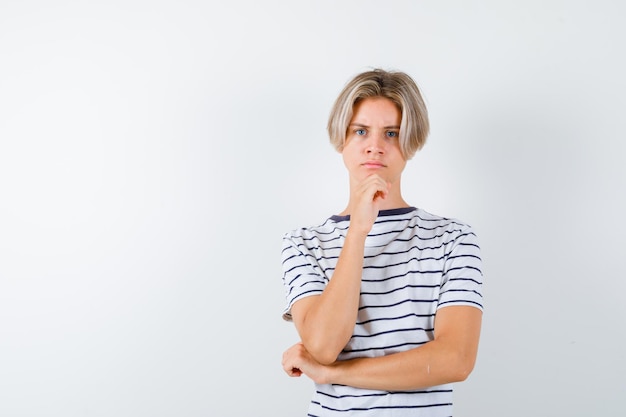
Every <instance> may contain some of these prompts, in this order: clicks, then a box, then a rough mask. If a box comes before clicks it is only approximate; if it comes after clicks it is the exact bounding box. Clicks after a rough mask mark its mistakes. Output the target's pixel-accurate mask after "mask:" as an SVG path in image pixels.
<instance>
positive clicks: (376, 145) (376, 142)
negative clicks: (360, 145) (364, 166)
mask: <svg viewBox="0 0 626 417" xmlns="http://www.w3.org/2000/svg"><path fill="white" fill-rule="evenodd" d="M366 152H367V153H368V154H383V153H385V140H384V139H381V138H379V137H378V135H376V136H372V137H370V140H369V143H368V144H367V148H366Z"/></svg>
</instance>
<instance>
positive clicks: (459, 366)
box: [282, 97, 482, 390]
mask: <svg viewBox="0 0 626 417" xmlns="http://www.w3.org/2000/svg"><path fill="white" fill-rule="evenodd" d="M353 113H354V114H353V117H352V120H351V121H350V125H349V127H348V132H347V136H346V142H345V144H344V147H343V150H342V156H343V161H344V164H345V166H346V169H347V171H348V176H349V183H350V196H349V200H348V204H347V206H346V208H345V210H344V211H343V212H342V213H341V214H344V215H346V214H350V226H349V228H348V232H347V234H346V239H345V243H344V246H343V248H342V251H341V254H340V256H339V259H338V261H337V266H336V269H335V271H334V273H333V278H332V279H331V280H330V281H329V283H328V285H327V286H326V289H325V290H324V292H323V293H322V294H321V295H317V296H311V297H307V298H303V299H301V300H299V301H297V302H296V303H295V304H294V305H293V306H292V309H291V314H292V317H293V321H294V323H295V325H296V329H297V330H298V334H299V335H300V338H301V341H300V342H299V343H296V344H295V345H293V346H292V347H290V348H289V349H287V351H285V352H284V354H283V361H282V365H283V369H284V370H285V372H286V373H287V374H288V375H289V376H293V377H299V376H301V375H303V374H304V375H307V376H308V377H309V378H311V379H312V380H313V381H314V382H316V383H321V384H328V383H334V384H343V385H350V386H353V387H358V388H369V389H381V390H403V389H418V388H423V387H428V386H433V385H439V384H443V383H448V382H457V381H462V380H464V379H466V378H467V376H468V375H469V373H470V372H471V371H472V369H473V367H474V362H475V359H476V354H477V350H478V339H479V335H480V324H481V319H482V312H481V311H480V310H479V309H477V308H474V307H465V306H451V307H445V308H441V309H440V310H439V311H438V312H437V314H436V317H435V337H434V339H433V340H432V341H431V342H428V343H426V344H424V345H422V346H420V347H418V348H415V349H411V350H408V351H405V352H399V353H395V354H390V355H387V356H382V357H376V358H358V359H352V360H346V361H338V360H337V356H338V355H339V353H340V352H341V350H342V349H343V347H344V346H345V345H346V344H347V343H348V341H349V340H350V338H351V336H352V332H353V330H354V326H355V323H356V319H357V311H358V306H359V297H360V288H361V276H362V270H363V255H364V247H365V238H366V237H367V234H368V233H369V231H370V230H371V228H372V226H373V224H374V222H375V220H376V217H377V216H378V212H379V211H380V210H386V209H393V208H401V207H408V206H409V205H408V204H407V203H406V202H405V201H404V199H403V198H402V193H401V186H400V183H401V181H400V180H401V176H402V172H403V170H404V168H405V166H406V159H405V158H404V156H403V155H402V152H401V150H400V144H399V141H398V136H399V130H400V121H401V112H400V110H399V109H398V108H397V106H396V105H395V104H394V103H393V102H392V101H391V100H389V99H387V98H383V97H376V98H367V99H364V100H362V101H360V102H359V103H357V104H356V105H355V106H354V112H353Z"/></svg>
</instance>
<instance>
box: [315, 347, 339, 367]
mask: <svg viewBox="0 0 626 417" xmlns="http://www.w3.org/2000/svg"><path fill="white" fill-rule="evenodd" d="M309 353H310V354H311V356H312V357H313V359H315V360H316V361H317V362H318V363H320V364H321V365H331V364H333V363H335V362H336V361H337V357H338V356H339V352H337V351H335V350H334V349H329V348H320V349H312V350H310V351H309Z"/></svg>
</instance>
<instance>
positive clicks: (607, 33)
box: [0, 0, 626, 417]
mask: <svg viewBox="0 0 626 417" xmlns="http://www.w3.org/2000/svg"><path fill="white" fill-rule="evenodd" d="M625 17H626V6H625V5H624V3H623V2H621V1H617V0H616V1H609V0H596V1H556V0H542V1H538V0H533V1H529V0H525V1H495V0H493V1H486V0H485V1H471V0H470V1H400V0H397V1H393V0H386V1H380V0H379V1H371V0H345V1H329V0H323V1H320V0H317V1H286V0H285V1H278V0H274V1H272V0H269V1H262V2H259V1H252V0H240V1H236V0H235V1H220V2H217V1H216V2H208V1H192V0H176V1H174V0H172V1H140V0H124V1H121V0H108V1H89V2H81V1H70V0H59V1H54V2H48V1H43V0H41V1H28V0H25V1H10V0H2V1H1V2H0V416H3V417H18V416H28V417H35V416H51V417H79V416H81V417H83V416H98V417H105V416H106V417H135V416H137V417H143V416H145V417H166V416H167V417H169V416H211V417H213V416H214V417H223V416H224V417H225V416H251V415H254V416H267V417H283V416H284V417H288V416H304V415H305V414H306V409H307V406H308V401H309V397H310V394H311V392H312V383H311V382H310V381H309V380H307V379H306V378H300V379H291V378H288V377H287V376H286V375H285V374H284V373H283V371H282V369H281V366H280V360H281V355H282V352H283V351H284V350H285V349H286V348H287V347H288V346H290V345H291V344H293V343H295V342H296V341H297V336H296V333H295V330H294V329H293V327H292V324H290V323H287V322H284V321H283V320H282V319H281V312H282V309H283V307H284V292H283V287H282V282H281V266H280V246H281V237H282V235H283V233H284V232H286V231H287V230H289V229H292V228H296V227H302V226H308V225H312V224H317V223H319V222H321V221H323V220H324V219H325V218H326V217H328V216H330V215H331V214H334V213H337V212H339V211H340V210H342V209H343V208H344V205H345V203H346V202H347V195H346V193H347V177H346V173H345V169H344V167H343V165H342V162H341V157H340V155H339V154H338V153H336V152H335V151H334V150H333V149H332V147H331V146H330V144H329V143H328V139H327V135H326V131H325V126H326V119H327V116H328V112H329V110H330V107H331V105H332V103H333V101H334V99H335V97H336V95H337V94H338V93H339V91H340V89H341V88H342V87H343V85H344V83H345V82H347V81H348V79H349V78H351V77H352V76H353V75H355V74H357V73H358V72H361V71H363V70H366V69H369V68H371V67H382V68H385V69H398V70H402V71H405V72H407V73H409V74H410V75H411V76H413V77H414V78H415V80H416V81H417V83H418V85H419V86H420V88H421V89H422V92H423V94H424V97H425V100H426V102H427V105H428V108H429V112H430V118H431V126H432V130H431V135H430V137H429V139H428V143H427V144H426V147H425V148H424V149H423V151H421V152H420V153H418V155H416V156H415V158H413V160H412V161H410V162H409V164H408V166H407V169H406V170H405V173H404V180H403V192H404V195H405V198H406V199H407V201H409V203H411V204H412V205H415V206H419V207H422V208H424V209H426V210H428V211H431V212H433V213H435V214H439V215H444V216H449V217H456V218H459V219H461V220H463V221H465V222H467V223H469V224H471V225H472V226H474V227H475V229H476V231H477V233H478V236H479V239H480V242H481V247H482V255H483V261H484V274H485V287H484V295H485V306H486V310H485V314H484V321H483V332H482V338H481V344H480V351H479V357H478V361H477V364H476V368H475V370H474V372H473V374H472V375H471V376H470V378H469V379H468V380H467V381H465V382H463V383H460V384H457V385H456V391H455V392H456V394H455V415H456V416H467V417H472V416H481V417H490V416H494V417H495V416H508V417H518V416H519V417H522V416H524V417H525V416H529V415H531V416H557V415H559V416H599V415H602V416H623V415H625V414H626V402H625V401H626V400H625V398H626V397H625V395H624V394H626V383H625V381H624V376H625V372H626V362H625V359H624V343H625V342H626V338H625V329H624V326H623V323H622V321H623V318H624V317H625V316H626V307H625V304H624V303H623V297H624V294H625V293H626V284H625V282H626V276H625V273H624V268H623V265H624V252H625V249H626V245H625V243H624V237H625V236H626V228H625V226H624V220H623V218H624V217H623V216H624V212H625V209H626V203H625V198H624V197H625V192H624V191H625V189H626V187H625V183H626V181H625V179H626V171H625V168H624V162H625V161H624V152H625V151H626V146H625V139H626V122H625V120H626V118H624V113H625V111H626V82H625V79H626V78H625V77H624V74H626V61H625V58H624V51H625V50H626V42H625V40H626V26H624V24H623V22H624V18H625Z"/></svg>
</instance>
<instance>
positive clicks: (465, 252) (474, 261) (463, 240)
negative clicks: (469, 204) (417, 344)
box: [437, 226, 483, 310]
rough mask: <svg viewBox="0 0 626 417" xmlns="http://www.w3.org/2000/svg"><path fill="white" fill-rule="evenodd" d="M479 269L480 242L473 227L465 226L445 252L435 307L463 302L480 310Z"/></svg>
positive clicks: (481, 297) (481, 280)
mask: <svg viewBox="0 0 626 417" xmlns="http://www.w3.org/2000/svg"><path fill="white" fill-rule="evenodd" d="M482 285H483V273H482V260H481V257H480V246H479V245H478V238H477V237H476V234H475V233H474V230H473V229H472V228H471V227H470V226H466V227H464V228H463V229H461V231H460V232H459V234H458V235H457V236H456V237H455V239H454V240H453V241H452V242H451V244H450V249H449V250H448V251H447V253H446V257H445V262H444V269H443V280H442V283H441V291H440V294H439V305H438V307H437V308H441V307H447V306H453V305H466V306H473V307H476V308H478V309H480V310H483V296H482Z"/></svg>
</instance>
